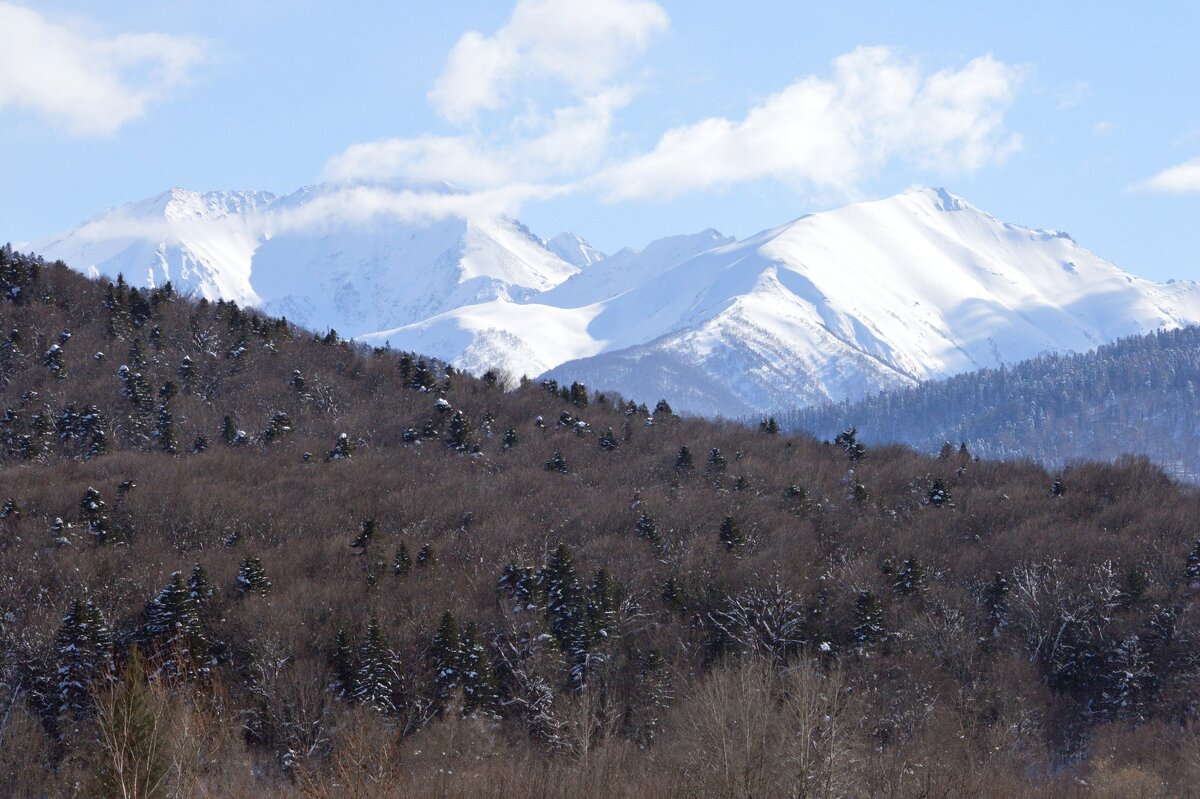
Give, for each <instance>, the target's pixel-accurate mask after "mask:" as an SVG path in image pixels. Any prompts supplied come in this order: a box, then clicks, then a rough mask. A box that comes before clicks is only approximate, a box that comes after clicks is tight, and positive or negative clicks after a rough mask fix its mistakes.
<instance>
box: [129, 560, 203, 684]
mask: <svg viewBox="0 0 1200 799" xmlns="http://www.w3.org/2000/svg"><path fill="white" fill-rule="evenodd" d="M144 616H145V622H144V623H143V625H142V634H143V639H144V640H146V641H149V642H153V643H154V645H155V647H156V651H157V652H158V653H159V655H160V656H161V657H162V658H164V659H165V662H166V663H167V666H168V669H169V670H170V672H171V673H173V674H191V673H193V670H197V671H198V672H199V673H207V671H208V669H209V667H210V665H211V660H212V649H213V646H212V642H211V641H210V640H209V637H208V634H207V632H206V631H205V629H204V624H203V622H202V620H201V618H200V608H199V606H198V604H197V602H196V600H194V599H193V598H192V596H191V594H190V592H189V591H188V588H187V586H186V585H185V584H184V581H183V574H182V573H181V572H173V573H172V574H171V578H170V579H169V580H168V581H167V584H166V585H165V586H163V589H162V590H161V591H160V592H159V593H158V596H156V597H155V598H154V599H152V600H151V601H150V602H149V603H148V604H147V605H146V610H145V614H144Z"/></svg>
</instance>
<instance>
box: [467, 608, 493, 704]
mask: <svg viewBox="0 0 1200 799" xmlns="http://www.w3.org/2000/svg"><path fill="white" fill-rule="evenodd" d="M459 651H460V653H461V657H462V665H461V668H460V672H461V674H462V682H463V699H464V703H463V712H464V713H466V714H468V715H471V714H474V713H478V712H482V713H486V714H488V715H495V713H496V708H498V707H499V705H500V691H499V688H498V687H497V684H496V676H495V672H494V671H493V670H492V661H491V658H490V657H489V656H488V651H487V647H486V646H485V645H484V643H483V641H482V640H481V639H480V636H479V630H478V628H477V627H476V626H475V622H470V623H468V624H467V626H466V627H464V628H463V631H462V635H461V636H460V644H459Z"/></svg>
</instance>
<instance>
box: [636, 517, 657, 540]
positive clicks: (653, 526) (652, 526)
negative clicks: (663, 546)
mask: <svg viewBox="0 0 1200 799" xmlns="http://www.w3.org/2000/svg"><path fill="white" fill-rule="evenodd" d="M633 529H634V530H635V531H636V532H637V535H638V538H644V539H646V540H647V541H649V542H650V543H652V544H654V545H656V546H657V545H658V544H659V542H660V540H661V539H660V538H659V535H658V523H657V522H655V521H654V517H653V516H651V515H650V514H648V513H643V514H641V515H640V516H638V520H637V522H636V523H635V524H634V526H633Z"/></svg>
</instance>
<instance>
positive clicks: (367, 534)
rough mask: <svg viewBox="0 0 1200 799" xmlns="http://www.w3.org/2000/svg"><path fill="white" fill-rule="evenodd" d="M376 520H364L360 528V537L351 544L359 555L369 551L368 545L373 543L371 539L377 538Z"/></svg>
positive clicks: (356, 537) (357, 536) (355, 538)
mask: <svg viewBox="0 0 1200 799" xmlns="http://www.w3.org/2000/svg"><path fill="white" fill-rule="evenodd" d="M375 529H376V525H375V520H374V519H363V520H362V524H361V525H360V526H359V530H358V535H356V536H355V537H354V540H353V541H351V542H350V546H351V547H353V548H354V549H357V550H358V551H359V553H360V554H361V553H363V552H365V551H366V549H367V545H368V544H370V543H371V539H372V538H374V537H375Z"/></svg>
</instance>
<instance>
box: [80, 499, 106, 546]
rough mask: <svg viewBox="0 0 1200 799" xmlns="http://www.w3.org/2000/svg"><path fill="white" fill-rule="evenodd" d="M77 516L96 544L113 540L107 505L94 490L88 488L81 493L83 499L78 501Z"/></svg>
mask: <svg viewBox="0 0 1200 799" xmlns="http://www.w3.org/2000/svg"><path fill="white" fill-rule="evenodd" d="M79 514H80V519H81V521H82V523H83V524H84V525H85V526H86V527H87V531H88V532H89V533H91V535H92V539H93V540H94V541H96V543H99V544H104V543H108V542H110V541H112V540H113V539H114V538H115V536H114V535H113V528H112V524H111V522H109V520H108V505H107V503H105V501H104V500H103V499H101V497H100V492H99V491H97V490H96V489H95V488H92V487H91V486H88V489H87V491H85V492H84V493H83V499H81V500H80V501H79Z"/></svg>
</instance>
